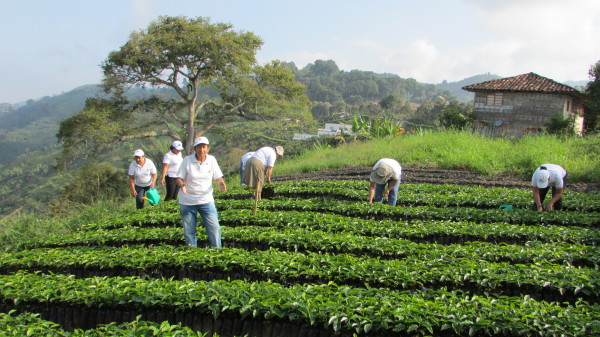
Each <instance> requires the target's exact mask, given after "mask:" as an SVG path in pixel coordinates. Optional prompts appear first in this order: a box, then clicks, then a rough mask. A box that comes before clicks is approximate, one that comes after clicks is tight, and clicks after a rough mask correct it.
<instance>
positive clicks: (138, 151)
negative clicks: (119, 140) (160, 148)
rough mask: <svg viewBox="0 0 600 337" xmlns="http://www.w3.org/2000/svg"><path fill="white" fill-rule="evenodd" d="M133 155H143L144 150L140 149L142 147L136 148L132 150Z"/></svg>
mask: <svg viewBox="0 0 600 337" xmlns="http://www.w3.org/2000/svg"><path fill="white" fill-rule="evenodd" d="M133 156H134V157H143V156H144V151H142V149H137V150H135V151H133Z"/></svg>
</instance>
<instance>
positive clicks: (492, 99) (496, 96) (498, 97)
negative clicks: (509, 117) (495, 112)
mask: <svg viewBox="0 0 600 337" xmlns="http://www.w3.org/2000/svg"><path fill="white" fill-rule="evenodd" d="M485 105H491V106H502V93H501V92H496V93H492V94H488V95H487V100H486V102H485Z"/></svg>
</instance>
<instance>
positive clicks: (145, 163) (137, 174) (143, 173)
mask: <svg viewBox="0 0 600 337" xmlns="http://www.w3.org/2000/svg"><path fill="white" fill-rule="evenodd" d="M133 156H134V157H135V160H134V161H132V162H131V164H129V170H128V171H127V174H128V175H129V187H130V188H131V195H132V196H133V197H134V198H135V208H136V209H142V208H144V196H146V191H147V190H149V189H151V188H154V184H155V183H156V177H157V171H156V166H155V165H154V162H152V160H150V159H148V158H146V157H145V156H144V151H143V150H142V149H137V150H135V151H133Z"/></svg>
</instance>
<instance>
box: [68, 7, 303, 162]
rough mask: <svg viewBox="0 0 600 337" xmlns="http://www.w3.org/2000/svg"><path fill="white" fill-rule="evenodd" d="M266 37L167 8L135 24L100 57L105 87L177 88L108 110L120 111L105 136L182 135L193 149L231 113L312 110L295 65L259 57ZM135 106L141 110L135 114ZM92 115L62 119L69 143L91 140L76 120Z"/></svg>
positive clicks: (118, 95)
mask: <svg viewBox="0 0 600 337" xmlns="http://www.w3.org/2000/svg"><path fill="white" fill-rule="evenodd" d="M261 45H262V40H261V39H260V38H259V37H258V36H256V35H254V34H253V33H250V32H238V31H234V30H233V27H232V26H231V25H229V24H224V23H211V22H210V20H209V19H208V18H187V17H167V16H164V17H160V18H159V19H158V20H156V21H154V22H152V23H150V25H149V26H148V28H147V29H145V30H140V31H136V32H133V33H132V34H131V36H130V37H129V40H128V41H127V43H125V44H124V45H123V46H122V47H121V48H120V49H119V50H116V51H113V52H111V53H110V54H109V55H108V58H107V59H106V60H105V61H104V62H103V64H102V70H103V72H104V79H103V86H104V88H105V89H106V91H107V92H108V93H113V94H114V99H115V100H119V101H122V100H123V96H122V94H123V93H124V92H126V91H127V89H128V88H130V87H132V86H142V87H143V86H151V87H162V88H170V89H172V91H173V92H174V93H175V94H173V95H171V96H169V95H165V94H164V93H163V96H162V97H161V96H153V97H151V98H145V99H142V100H138V101H136V102H135V104H128V105H123V104H121V105H120V106H119V107H118V108H119V109H118V110H120V113H115V112H114V111H113V112H112V113H111V114H110V115H111V116H113V117H115V119H117V118H120V120H114V121H115V122H116V123H115V124H117V125H120V127H115V128H114V129H115V130H107V135H108V136H107V138H112V140H115V139H120V140H123V139H127V138H129V137H141V136H143V135H149V134H150V135H165V136H170V137H172V138H179V139H182V140H183V141H184V144H185V146H186V149H187V150H188V152H189V150H190V149H191V146H192V144H193V140H194V139H195V138H196V137H198V136H199V135H201V134H202V133H204V132H205V131H206V130H208V129H210V128H211V127H212V126H214V125H216V124H219V123H223V122H226V121H229V120H233V119H234V118H238V119H239V118H244V119H249V120H258V119H263V120H264V119H269V118H282V117H288V118H290V117H291V118H295V119H305V118H310V113H309V112H308V105H309V101H308V98H307V96H306V94H305V87H304V86H303V85H302V84H301V83H299V82H297V81H296V80H295V77H294V74H293V72H292V71H291V70H290V69H289V68H288V67H285V66H283V65H282V64H281V63H280V62H278V61H273V62H271V63H269V64H266V65H264V66H261V65H258V64H257V62H256V58H255V54H256V51H257V50H258V49H259V48H260V46H261ZM90 103H91V104H90V105H86V107H85V108H84V109H83V110H82V112H81V113H80V114H82V115H88V116H89V115H90V110H97V106H98V101H93V102H90ZM102 105H103V106H105V107H106V106H107V105H106V104H102ZM92 114H93V112H92ZM136 114H138V116H141V117H140V118H138V119H137V120H135V119H134V120H132V117H133V116H135V115H136ZM87 120H89V118H78V117H75V118H73V119H71V120H70V121H67V124H68V125H65V128H62V125H61V130H62V131H64V132H63V133H62V134H61V133H60V132H59V140H61V141H63V143H64V146H69V145H70V144H69V142H73V141H75V140H77V141H78V142H79V143H81V142H85V141H86V140H85V139H82V137H83V138H85V137H86V135H85V134H81V133H77V132H76V128H74V127H73V126H74V125H73V124H77V122H78V121H81V122H82V123H85V121H87ZM123 121H125V122H123ZM96 122H98V121H96ZM119 122H121V123H120V124H118V123H119ZM67 126H70V127H67ZM150 129H152V130H153V132H148V131H149V130H150ZM69 130H70V131H71V133H70V132H69ZM75 133H76V134H75ZM106 144H108V142H106ZM100 145H101V144H100Z"/></svg>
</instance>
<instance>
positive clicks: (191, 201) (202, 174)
mask: <svg viewBox="0 0 600 337" xmlns="http://www.w3.org/2000/svg"><path fill="white" fill-rule="evenodd" d="M176 177H178V178H181V179H182V180H183V182H184V183H185V189H186V192H187V193H188V194H187V195H185V194H183V191H181V190H180V191H179V204H180V205H186V206H191V205H201V204H207V203H209V202H214V201H215V199H214V198H213V185H212V182H213V180H217V179H219V178H222V177H223V173H222V172H221V168H219V164H218V163H217V159H216V158H215V157H214V156H211V155H206V160H205V161H204V162H203V163H201V162H199V161H198V160H197V159H196V155H195V154H192V155H189V156H186V157H185V158H183V161H182V162H181V165H180V166H179V171H178V172H177V175H176Z"/></svg>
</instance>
